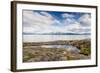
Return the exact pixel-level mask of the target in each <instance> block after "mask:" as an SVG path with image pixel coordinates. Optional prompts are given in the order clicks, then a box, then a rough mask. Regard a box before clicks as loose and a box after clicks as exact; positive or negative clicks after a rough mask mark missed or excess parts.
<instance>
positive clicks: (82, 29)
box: [22, 10, 91, 34]
mask: <svg viewBox="0 0 100 73" xmlns="http://www.w3.org/2000/svg"><path fill="white" fill-rule="evenodd" d="M22 22H23V33H57V32H59V33H79V34H82V33H91V14H90V13H82V12H58V11H57V12H56V11H41V10H23V20H22Z"/></svg>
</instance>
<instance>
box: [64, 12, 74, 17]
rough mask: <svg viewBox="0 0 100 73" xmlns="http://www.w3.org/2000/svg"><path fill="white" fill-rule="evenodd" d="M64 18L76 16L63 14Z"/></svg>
mask: <svg viewBox="0 0 100 73" xmlns="http://www.w3.org/2000/svg"><path fill="white" fill-rule="evenodd" d="M62 17H63V18H73V17H74V15H73V14H68V13H64V14H62Z"/></svg>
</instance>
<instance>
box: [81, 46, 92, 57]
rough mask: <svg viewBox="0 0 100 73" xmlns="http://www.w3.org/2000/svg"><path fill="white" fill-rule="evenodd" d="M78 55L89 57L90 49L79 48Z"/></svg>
mask: <svg viewBox="0 0 100 73" xmlns="http://www.w3.org/2000/svg"><path fill="white" fill-rule="evenodd" d="M80 54H84V55H90V54H91V49H90V48H81V50H80Z"/></svg>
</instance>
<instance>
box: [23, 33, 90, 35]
mask: <svg viewBox="0 0 100 73" xmlns="http://www.w3.org/2000/svg"><path fill="white" fill-rule="evenodd" d="M23 34H24V35H90V34H91V33H60V32H57V33H23Z"/></svg>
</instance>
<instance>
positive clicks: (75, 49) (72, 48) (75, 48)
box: [41, 45, 80, 53]
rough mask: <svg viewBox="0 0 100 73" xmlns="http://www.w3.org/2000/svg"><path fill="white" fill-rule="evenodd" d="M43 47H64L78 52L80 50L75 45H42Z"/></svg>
mask: <svg viewBox="0 0 100 73" xmlns="http://www.w3.org/2000/svg"><path fill="white" fill-rule="evenodd" d="M41 47H45V48H52V49H54V48H64V49H66V50H69V51H73V52H76V53H79V52H80V50H79V49H78V48H77V47H75V46H72V45H42V46H41Z"/></svg>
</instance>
